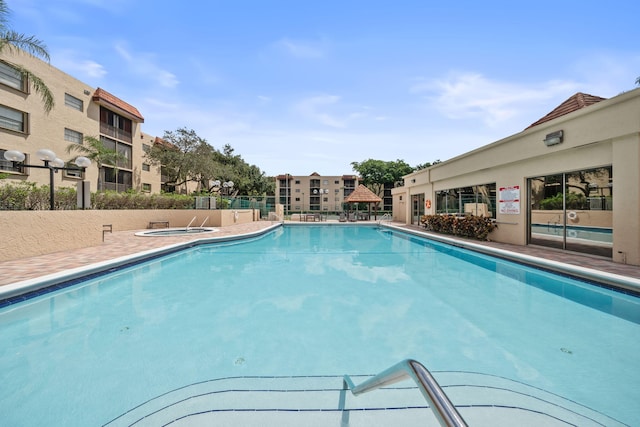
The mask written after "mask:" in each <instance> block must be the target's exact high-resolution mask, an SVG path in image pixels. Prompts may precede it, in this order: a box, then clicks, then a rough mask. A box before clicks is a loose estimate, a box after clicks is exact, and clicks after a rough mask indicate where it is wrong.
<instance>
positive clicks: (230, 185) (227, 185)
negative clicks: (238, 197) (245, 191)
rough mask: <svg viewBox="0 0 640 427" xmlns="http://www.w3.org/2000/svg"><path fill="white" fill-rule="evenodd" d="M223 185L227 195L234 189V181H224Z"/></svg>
mask: <svg viewBox="0 0 640 427" xmlns="http://www.w3.org/2000/svg"><path fill="white" fill-rule="evenodd" d="M222 187H223V188H224V189H225V193H227V196H228V195H229V193H230V192H231V190H232V189H233V181H227V182H223V183H222Z"/></svg>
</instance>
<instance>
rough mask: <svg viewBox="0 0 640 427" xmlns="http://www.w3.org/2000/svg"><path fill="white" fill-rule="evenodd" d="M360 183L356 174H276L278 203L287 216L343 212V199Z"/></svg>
mask: <svg viewBox="0 0 640 427" xmlns="http://www.w3.org/2000/svg"><path fill="white" fill-rule="evenodd" d="M358 185H359V181H358V177H357V176H356V175H342V176H321V175H320V174H318V173H317V172H314V173H312V174H311V175H309V176H294V175H289V174H283V175H278V176H277V177H276V194H277V203H279V204H281V205H283V206H284V213H285V215H289V214H292V213H301V212H314V213H321V212H342V211H343V204H344V199H346V198H347V197H348V196H349V194H351V193H352V192H353V191H354V190H355V189H356V188H357V187H358Z"/></svg>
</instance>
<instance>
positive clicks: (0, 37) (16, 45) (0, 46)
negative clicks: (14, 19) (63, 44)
mask: <svg viewBox="0 0 640 427" xmlns="http://www.w3.org/2000/svg"><path fill="white" fill-rule="evenodd" d="M0 15H1V14H0ZM4 49H8V50H9V51H10V52H16V51H18V49H20V50H23V51H25V52H28V53H30V54H31V55H33V56H36V57H38V58H40V59H44V60H46V61H47V62H48V61H49V52H48V51H47V46H46V45H45V44H44V42H42V41H41V40H39V39H37V38H36V37H35V36H26V35H24V34H20V33H18V32H16V31H13V30H5V31H3V32H2V33H0V52H1V51H3V50H4Z"/></svg>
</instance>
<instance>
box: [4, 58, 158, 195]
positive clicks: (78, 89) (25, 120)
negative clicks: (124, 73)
mask: <svg viewBox="0 0 640 427" xmlns="http://www.w3.org/2000/svg"><path fill="white" fill-rule="evenodd" d="M11 64H18V65H20V66H23V67H24V68H26V69H28V70H30V71H31V72H32V73H33V74H35V75H37V76H38V77H40V78H41V79H42V80H43V81H44V82H45V84H46V85H47V86H48V87H49V89H50V90H51V92H52V93H53V96H54V99H55V106H54V107H53V109H52V110H51V111H50V112H49V113H47V112H46V111H45V109H44V106H43V102H42V99H41V97H40V94H38V93H36V92H35V91H34V90H33V89H32V87H31V84H30V82H29V81H27V79H26V78H25V77H24V76H23V75H22V74H21V73H19V72H18V71H17V70H16V69H15V68H14V67H13V66H12V65H11ZM142 123H144V117H143V116H142V114H140V112H139V111H138V109H137V108H136V107H134V106H133V105H131V104H129V103H127V102H125V101H124V100H122V99H120V98H118V97H116V96H114V95H113V94H111V93H109V92H108V91H106V90H105V89H102V88H93V87H90V86H88V85H87V84H85V83H83V82H81V81H79V80H77V79H75V78H73V77H72V76H70V75H68V74H66V73H64V72H62V71H60V70H58V69H57V68H55V67H53V66H51V65H49V64H48V63H46V62H44V61H42V60H40V59H38V58H35V57H32V56H31V55H28V54H25V53H19V52H14V53H11V52H8V51H5V52H3V53H2V54H0V173H3V174H6V175H7V182H16V181H29V182H34V183H37V184H39V185H48V184H49V171H48V170H46V169H38V168H28V167H23V166H20V164H19V163H16V162H12V161H8V160H6V159H5V158H4V152H5V151H7V150H18V151H21V152H23V153H24V154H25V156H26V159H25V161H24V162H23V163H24V164H31V165H43V164H44V163H43V162H42V161H41V160H40V159H39V158H38V157H37V155H36V152H37V151H38V150H40V149H43V148H46V149H50V150H52V151H53V152H55V153H56V155H57V157H58V158H60V159H62V160H65V161H66V162H68V161H69V160H70V159H72V158H73V157H75V156H78V155H82V154H81V153H79V152H71V153H68V150H67V148H68V147H69V146H70V145H72V144H86V142H85V140H84V139H85V137H94V138H97V139H99V140H100V141H102V143H103V144H104V146H105V147H107V148H110V149H113V150H117V151H118V152H119V153H120V154H122V156H123V160H122V161H120V162H119V163H118V164H117V165H113V164H96V162H93V163H92V164H91V166H90V167H89V168H87V169H86V171H85V172H84V173H82V172H80V171H79V170H78V171H67V170H60V171H59V173H57V174H56V176H55V177H54V178H55V181H54V186H55V187H56V188H57V187H72V186H75V185H76V184H77V183H78V182H79V181H83V180H84V181H88V182H89V183H90V190H91V191H96V190H114V191H126V190H129V189H134V190H139V191H145V192H150V193H151V192H153V193H158V192H160V190H161V185H162V184H161V172H160V170H159V168H157V167H152V166H151V165H149V164H148V163H146V162H145V160H144V152H145V149H146V148H148V147H150V146H151V145H153V144H154V142H155V141H156V139H157V138H156V137H154V136H151V135H147V134H145V133H143V132H142V129H141V125H142ZM69 166H71V165H69Z"/></svg>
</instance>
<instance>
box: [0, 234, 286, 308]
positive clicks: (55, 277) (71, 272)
mask: <svg viewBox="0 0 640 427" xmlns="http://www.w3.org/2000/svg"><path fill="white" fill-rule="evenodd" d="M281 226H282V223H277V224H272V225H270V226H268V227H265V228H263V229H261V230H257V231H252V232H248V233H242V234H233V235H228V236H218V237H215V236H209V237H204V236H203V237H202V238H199V239H194V240H189V241H187V242H179V243H173V244H169V245H167V246H162V247H160V248H154V249H148V250H145V251H141V252H136V253H135V254H130V255H124V256H121V257H118V258H114V259H110V260H107V261H100V262H96V263H93V264H89V265H85V266H82V267H76V268H71V269H67V270H63V271H59V272H56V273H51V274H47V275H44V276H39V277H35V278H31V279H26V280H22V281H19V282H14V283H9V284H6V285H3V286H0V302H2V301H5V300H8V299H12V298H17V297H19V296H20V295H26V294H28V293H31V292H36V291H39V290H42V289H45V288H48V287H52V286H55V285H57V284H60V283H64V282H69V281H72V280H76V279H79V278H81V277H84V276H89V275H92V274H97V273H101V272H105V271H109V270H112V269H114V268H118V267H122V266H125V265H128V264H134V263H136V262H140V261H144V260H146V259H150V258H155V257H158V256H162V255H166V254H169V253H173V252H176V251H179V250H182V249H186V248H190V247H193V246H198V245H203V244H207V243H216V242H228V241H233V240H244V239H248V238H252V237H258V236H261V235H263V234H267V233H269V232H271V231H273V230H274V229H276V228H278V227H281ZM136 237H137V236H136Z"/></svg>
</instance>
